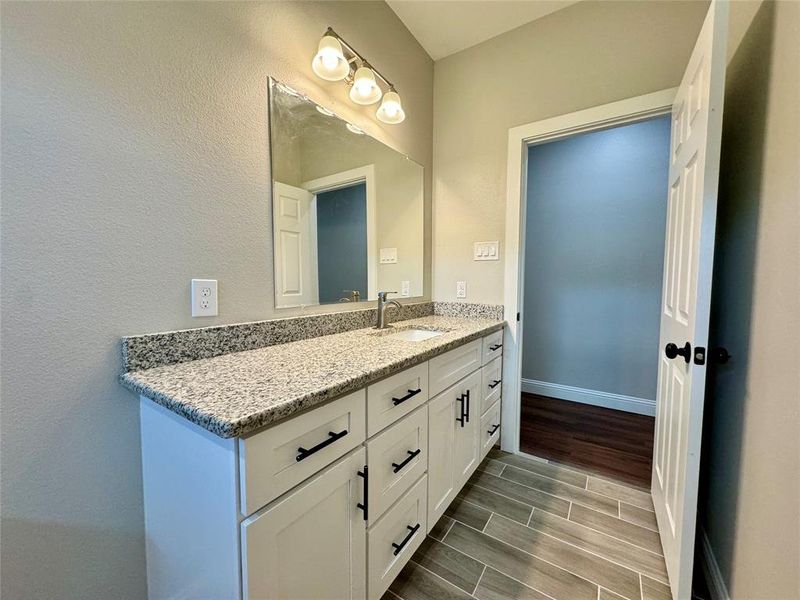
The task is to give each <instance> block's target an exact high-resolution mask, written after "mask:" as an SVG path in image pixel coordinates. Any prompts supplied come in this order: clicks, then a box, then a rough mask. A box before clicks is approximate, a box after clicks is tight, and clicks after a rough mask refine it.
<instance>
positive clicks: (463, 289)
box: [456, 281, 467, 298]
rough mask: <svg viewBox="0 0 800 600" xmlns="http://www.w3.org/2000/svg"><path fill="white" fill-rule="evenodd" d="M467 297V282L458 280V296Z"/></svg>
mask: <svg viewBox="0 0 800 600" xmlns="http://www.w3.org/2000/svg"><path fill="white" fill-rule="evenodd" d="M466 297H467V282H466V281H456V298H466Z"/></svg>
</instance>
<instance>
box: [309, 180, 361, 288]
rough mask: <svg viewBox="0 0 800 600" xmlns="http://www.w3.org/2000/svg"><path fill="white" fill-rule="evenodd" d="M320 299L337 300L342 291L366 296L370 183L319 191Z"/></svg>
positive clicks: (318, 248)
mask: <svg viewBox="0 0 800 600" xmlns="http://www.w3.org/2000/svg"><path fill="white" fill-rule="evenodd" d="M317 265H318V271H319V301H320V302H337V301H338V300H339V298H341V297H343V296H347V294H346V293H344V291H343V290H358V291H359V292H361V298H362V299H363V300H366V299H367V186H366V184H364V183H359V184H357V185H352V186H349V187H346V188H341V189H338V190H331V191H329V192H323V193H321V194H317Z"/></svg>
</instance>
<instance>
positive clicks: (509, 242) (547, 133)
mask: <svg viewBox="0 0 800 600" xmlns="http://www.w3.org/2000/svg"><path fill="white" fill-rule="evenodd" d="M677 91H678V88H669V89H665V90H660V91H658V92H653V93H650V94H645V95H642V96H636V97H633V98H628V99H625V100H619V101H617V102H611V103H609V104H603V105H600V106H595V107H592V108H588V109H585V110H579V111H577V112H572V113H568V114H564V115H559V116H556V117H552V118H549V119H544V120H541V121H534V122H533V123H527V124H525V125H519V126H517V127H512V128H511V129H509V130H508V165H507V176H506V185H507V194H506V237H505V240H506V241H505V256H506V261H505V273H504V275H505V284H504V289H503V298H504V305H503V306H504V318H505V320H506V323H507V329H506V334H505V340H504V342H503V408H502V411H503V414H502V419H501V420H502V423H503V427H502V429H501V434H500V435H501V439H500V445H501V448H502V449H503V450H505V451H507V452H513V453H515V454H519V453H520V448H519V440H520V425H521V424H522V420H521V409H522V401H521V395H520V394H521V392H522V332H523V324H524V315H523V314H522V306H523V302H524V288H525V286H524V285H523V283H524V280H525V218H526V206H525V202H524V201H523V199H524V198H525V196H526V192H527V189H526V188H527V177H526V173H527V171H528V147H529V146H532V145H536V144H542V143H545V142H551V141H555V140H558V139H563V138H566V137H570V136H573V135H577V134H580V133H587V132H589V131H597V130H601V129H609V128H611V127H617V126H619V125H627V124H630V123H637V122H639V121H644V120H647V119H651V118H653V117H657V116H661V115H666V114H670V113H671V112H672V102H673V100H674V99H675V94H676V93H677ZM517 315H520V320H519V321H518V320H517Z"/></svg>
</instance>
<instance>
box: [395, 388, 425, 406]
mask: <svg viewBox="0 0 800 600" xmlns="http://www.w3.org/2000/svg"><path fill="white" fill-rule="evenodd" d="M421 392H422V388H419V389H417V390H408V393H407V394H406V395H405V396H403V397H402V398H392V403H393V404H394V405H395V406H397V405H398V404H402V403H403V402H405V401H406V400H408V399H409V398H413V397H414V396H416V395H417V394H419V393H421Z"/></svg>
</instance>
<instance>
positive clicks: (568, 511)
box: [528, 502, 575, 523]
mask: <svg viewBox="0 0 800 600" xmlns="http://www.w3.org/2000/svg"><path fill="white" fill-rule="evenodd" d="M571 514H572V502H570V503H569V508H568V509H567V521H569V516H570V515H571ZM530 522H531V521H530V519H528V523H530ZM572 522H573V523H574V522H575V521H572Z"/></svg>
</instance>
